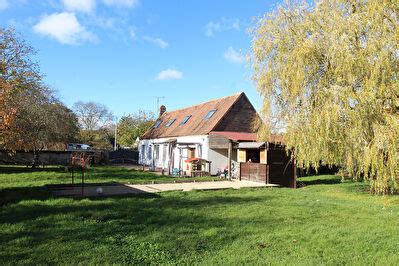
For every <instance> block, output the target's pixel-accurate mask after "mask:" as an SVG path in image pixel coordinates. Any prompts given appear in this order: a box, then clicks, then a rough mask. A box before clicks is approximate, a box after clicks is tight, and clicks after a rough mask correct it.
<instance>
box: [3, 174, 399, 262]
mask: <svg viewBox="0 0 399 266" xmlns="http://www.w3.org/2000/svg"><path fill="white" fill-rule="evenodd" d="M2 169H4V168H0V171H2ZM14 172H15V173H10V172H6V173H4V171H3V172H0V189H1V191H0V196H1V197H2V198H3V197H5V196H6V197H8V196H9V194H8V193H9V192H10V191H13V190H14V193H20V192H21V191H22V192H24V191H25V194H23V195H20V196H15V197H14V198H13V200H12V201H7V202H5V204H4V205H3V206H1V207H0V243H1V249H0V261H1V264H55V263H56V264H127V263H129V264H137V263H139V264H159V263H162V264H170V263H173V264H175V263H181V264H193V263H195V264H243V263H250V264H268V263H271V264H359V265H360V264H391V265H395V264H398V263H399V253H398V251H399V197H398V196H385V197H382V196H370V195H369V194H368V193H367V192H366V191H365V189H366V186H365V185H364V184H363V183H355V182H348V181H347V182H344V183H341V180H340V178H339V177H335V176H317V177H307V178H302V179H301V182H303V183H304V184H305V185H306V186H305V187H303V188H300V189H296V190H294V189H286V188H258V189H241V190H220V191H192V192H167V193H161V194H157V195H154V196H139V197H138V196H131V197H112V198H101V199H68V198H58V199H54V198H51V197H50V196H49V195H48V194H47V193H46V191H43V190H32V188H38V187H39V186H41V185H43V184H46V183H56V182H58V181H67V180H68V179H67V178H66V177H63V176H62V174H61V173H60V172H59V171H57V170H55V171H54V173H53V174H52V171H51V170H47V171H46V174H39V173H38V172H34V173H29V172H27V170H26V169H25V170H24V169H15V171H14ZM110 172H113V177H110V175H109V173H110ZM119 172H120V175H119V174H118V173H119ZM94 173H96V174H94ZM106 176H107V177H106ZM119 176H120V179H118V177H119ZM64 178H65V179H64ZM92 178H93V181H95V182H98V181H99V180H102V181H103V180H107V181H111V179H112V180H113V179H118V180H119V181H122V180H123V181H126V180H130V181H129V182H134V181H132V179H134V180H136V179H137V181H139V182H142V181H143V179H145V178H146V177H145V176H144V175H142V173H140V172H134V171H133V172H132V171H130V172H129V171H127V172H126V171H125V170H122V169H110V168H104V169H101V168H98V169H96V170H95V171H94V172H93V177H92ZM103 178H104V179H103ZM148 178H150V177H148ZM152 178H153V177H152ZM29 188H30V190H29Z"/></svg>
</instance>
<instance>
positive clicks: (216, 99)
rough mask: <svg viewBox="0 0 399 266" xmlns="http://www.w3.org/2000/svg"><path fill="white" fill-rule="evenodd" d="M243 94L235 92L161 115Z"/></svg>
mask: <svg viewBox="0 0 399 266" xmlns="http://www.w3.org/2000/svg"><path fill="white" fill-rule="evenodd" d="M243 93H244V92H243V91H242V92H237V93H235V94H232V95H229V96H224V97H221V98H215V99H212V100H209V101H206V102H202V103H197V104H194V105H190V106H187V107H184V108H180V109H175V110H171V111H168V110H166V112H165V113H163V115H162V116H164V115H165V114H167V113H172V112H176V111H182V110H185V109H189V108H193V107H196V106H200V105H204V104H207V103H211V102H214V101H220V100H222V99H226V98H230V97H234V96H240V95H241V94H243Z"/></svg>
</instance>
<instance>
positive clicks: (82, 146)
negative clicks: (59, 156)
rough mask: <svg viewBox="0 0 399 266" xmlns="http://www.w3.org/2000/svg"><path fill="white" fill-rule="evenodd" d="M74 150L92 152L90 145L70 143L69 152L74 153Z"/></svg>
mask: <svg viewBox="0 0 399 266" xmlns="http://www.w3.org/2000/svg"><path fill="white" fill-rule="evenodd" d="M74 150H91V147H90V145H88V144H81V143H68V145H67V151H74Z"/></svg>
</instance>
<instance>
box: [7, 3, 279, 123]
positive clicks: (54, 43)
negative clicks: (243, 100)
mask: <svg viewBox="0 0 399 266" xmlns="http://www.w3.org/2000/svg"><path fill="white" fill-rule="evenodd" d="M275 6H276V3H275V1H266V0H250V1H231V0H218V1H214V0H213V1H212V0H203V1H194V0H180V1H179V0H170V1H167V0H157V1H155V0H40V1H39V0H31V1H30V0H0V23H1V25H2V26H3V27H5V26H12V27H14V28H15V29H16V30H17V31H18V32H20V33H21V35H22V36H23V38H25V39H26V40H27V41H28V42H29V43H30V44H31V45H32V46H33V47H34V48H35V49H36V50H37V55H36V60H37V61H38V62H39V64H40V67H41V71H42V73H44V75H45V76H46V78H45V80H46V83H47V84H48V85H50V86H51V87H52V88H54V89H56V90H57V92H58V95H59V96H60V98H61V100H62V101H63V102H64V103H66V104H67V105H68V106H72V105H73V103H74V102H76V101H78V100H82V101H95V102H99V103H102V104H105V105H106V106H107V107H108V108H109V109H110V110H111V111H112V112H114V113H115V114H116V115H118V116H120V115H122V114H127V113H133V112H136V111H137V110H138V109H144V110H151V111H154V112H155V111H156V109H157V106H156V97H157V96H164V97H165V98H164V99H161V102H162V103H163V104H165V105H166V107H167V109H169V110H172V109H177V108H182V107H185V106H188V105H192V104H195V103H200V102H203V101H207V100H209V99H214V98H219V97H223V96H227V95H231V94H234V93H236V92H240V91H244V92H245V93H247V95H248V96H249V98H250V100H251V101H252V102H253V104H254V105H255V106H256V107H259V106H260V99H259V97H258V94H257V92H256V89H255V86H254V84H253V82H252V81H251V80H250V77H251V69H250V68H249V67H248V64H247V63H246V61H245V55H246V54H247V53H248V51H249V48H250V45H251V37H250V36H249V34H248V28H249V27H251V25H253V23H254V22H253V21H254V20H253V19H254V18H255V17H259V16H262V15H263V14H265V13H266V12H269V11H271V10H272V9H273V8H275Z"/></svg>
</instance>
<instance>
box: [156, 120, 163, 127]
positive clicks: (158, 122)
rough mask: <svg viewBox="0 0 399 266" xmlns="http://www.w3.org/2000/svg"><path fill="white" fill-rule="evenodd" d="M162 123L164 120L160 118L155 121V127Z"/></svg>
mask: <svg viewBox="0 0 399 266" xmlns="http://www.w3.org/2000/svg"><path fill="white" fill-rule="evenodd" d="M161 123H162V120H158V121H157V122H156V123H155V125H154V128H158V127H159V125H161Z"/></svg>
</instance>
